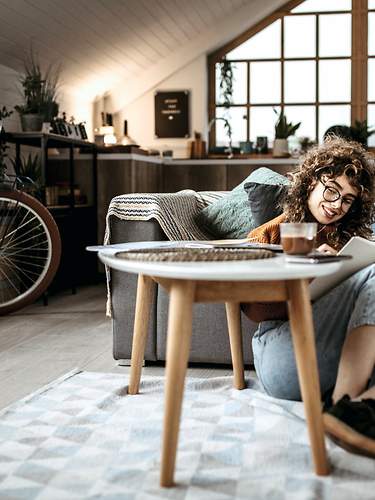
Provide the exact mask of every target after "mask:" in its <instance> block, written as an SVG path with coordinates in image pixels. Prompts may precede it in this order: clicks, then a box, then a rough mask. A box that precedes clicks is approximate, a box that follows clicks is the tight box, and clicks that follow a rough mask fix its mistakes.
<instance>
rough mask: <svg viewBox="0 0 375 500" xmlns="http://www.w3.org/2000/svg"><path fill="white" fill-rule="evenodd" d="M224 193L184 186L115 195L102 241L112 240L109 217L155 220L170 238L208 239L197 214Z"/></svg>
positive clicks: (106, 242)
mask: <svg viewBox="0 0 375 500" xmlns="http://www.w3.org/2000/svg"><path fill="white" fill-rule="evenodd" d="M225 195H226V192H225V191H201V192H196V191H192V190H191V189H185V190H183V191H178V192H177V193H151V194H144V193H133V194H125V195H121V196H116V197H115V198H113V199H112V201H111V203H110V205H109V208H108V212H107V220H106V232H105V237H104V244H105V245H107V244H110V243H111V235H110V225H109V219H110V217H118V218H119V219H123V220H150V219H156V220H157V221H158V223H159V224H160V227H161V228H162V230H163V231H164V233H165V235H166V236H167V238H168V239H169V240H177V241H178V240H207V239H210V235H208V234H207V233H206V232H205V231H204V230H203V229H202V228H200V227H199V226H198V225H197V224H196V222H195V219H196V216H197V215H198V213H199V212H200V211H201V210H202V209H203V208H205V207H207V206H208V205H210V204H211V203H213V202H214V201H215V200H218V199H219V198H222V197H223V196H225Z"/></svg>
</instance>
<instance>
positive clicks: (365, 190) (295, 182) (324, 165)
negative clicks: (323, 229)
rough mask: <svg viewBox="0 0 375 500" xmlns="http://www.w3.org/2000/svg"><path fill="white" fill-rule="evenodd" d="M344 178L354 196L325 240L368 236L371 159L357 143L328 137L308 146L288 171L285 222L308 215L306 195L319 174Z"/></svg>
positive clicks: (374, 179) (373, 201) (374, 212)
mask: <svg viewBox="0 0 375 500" xmlns="http://www.w3.org/2000/svg"><path fill="white" fill-rule="evenodd" d="M341 175H346V176H347V177H348V180H349V183H350V184H351V186H353V187H354V188H356V189H357V190H358V193H359V195H358V197H357V198H356V200H355V202H354V203H353V205H352V207H351V209H350V210H349V211H348V212H347V213H346V214H345V216H344V217H343V218H342V219H340V220H339V221H338V222H337V223H336V224H335V225H334V227H333V229H332V231H331V232H330V233H329V234H328V243H329V244H330V245H331V246H333V247H334V248H336V249H338V248H340V247H342V246H343V245H344V244H345V243H346V242H347V241H348V240H349V239H350V238H351V237H352V236H362V237H363V238H367V239H369V238H371V235H372V230H371V224H372V223H373V222H374V221H375V161H374V159H373V158H371V156H370V154H369V153H368V152H367V151H366V150H365V149H364V148H363V146H361V145H360V144H359V143H357V142H352V141H347V140H345V139H342V138H341V137H336V136H330V137H328V138H327V139H326V142H324V143H323V144H322V145H320V146H315V147H314V148H312V149H310V150H309V151H308V152H307V153H306V155H305V156H304V157H303V159H302V163H301V165H300V166H299V168H298V170H297V171H295V172H293V173H292V174H291V176H292V183H291V186H290V188H289V189H288V193H287V194H286V196H285V199H284V200H283V211H284V214H285V216H286V220H287V221H288V222H305V221H308V220H309V218H311V214H310V211H309V209H308V204H307V202H308V198H309V195H310V192H311V191H312V190H313V188H314V186H315V184H316V182H317V181H319V180H320V179H322V177H329V178H331V179H335V178H336V177H339V176H341Z"/></svg>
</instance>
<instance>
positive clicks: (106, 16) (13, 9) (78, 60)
mask: <svg viewBox="0 0 375 500" xmlns="http://www.w3.org/2000/svg"><path fill="white" fill-rule="evenodd" d="M283 3H284V2H283V1H281V0H11V1H9V0H0V13H1V29H0V64H3V65H4V66H8V67H9V68H12V69H14V70H16V71H22V68H23V60H24V56H25V54H26V53H27V52H28V51H30V46H31V45H32V47H33V49H34V52H35V53H37V54H38V56H39V59H40V60H41V61H42V62H43V63H45V64H49V63H58V64H61V66H62V70H63V72H62V80H63V83H64V87H63V90H64V91H66V92H69V93H72V94H76V95H78V96H81V97H82V98H83V99H85V100H94V99H95V98H96V97H97V96H99V95H102V94H103V93H105V92H107V93H108V92H112V93H113V95H114V103H115V104H114V106H115V108H119V107H121V106H122V105H124V102H123V101H122V100H121V99H120V98H116V95H117V94H118V92H116V90H118V89H119V88H121V89H122V93H124V92H123V91H124V86H125V87H127V86H128V87H129V92H127V93H126V94H127V96H128V100H129V99H130V98H135V97H136V94H137V93H138V94H139V93H140V92H144V91H146V90H147V87H150V86H151V85H154V84H157V83H158V81H162V80H163V79H165V78H167V77H168V76H169V75H170V74H171V73H172V72H174V71H176V70H178V69H179V68H180V67H183V66H184V65H185V64H187V63H188V62H189V61H191V60H192V59H193V58H195V57H197V56H199V55H200V54H202V53H203V52H209V51H210V50H213V49H214V48H216V47H217V46H218V45H220V42H221V43H224V42H225V41H227V40H228V39H229V38H230V37H233V36H235V35H236V34H238V33H240V32H241V31H243V30H244V29H246V28H247V27H249V26H251V25H252V24H254V23H255V22H257V21H258V20H259V17H262V16H263V15H264V14H267V13H269V12H271V11H272V10H274V9H276V8H277V7H279V6H280V5H282V4H283ZM140 82H142V83H143V85H140Z"/></svg>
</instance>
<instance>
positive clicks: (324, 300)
mask: <svg viewBox="0 0 375 500" xmlns="http://www.w3.org/2000/svg"><path fill="white" fill-rule="evenodd" d="M312 309H313V320H314V328H315V342H316V351H317V359H318V370H319V376H320V389H321V392H322V394H324V393H325V392H326V391H327V390H328V389H330V388H331V387H333V386H334V385H335V383H336V378H337V371H338V366H339V361H340V355H341V351H342V347H343V345H344V341H345V338H346V336H347V334H348V333H349V332H350V331H351V330H353V328H356V327H358V326H362V325H375V264H372V265H370V266H368V267H366V268H364V269H362V270H361V271H359V272H357V273H355V274H353V275H352V276H350V277H349V278H347V279H346V280H345V281H343V282H342V283H340V284H339V285H338V286H337V287H336V288H334V289H333V290H331V291H330V292H328V293H327V294H325V295H323V297H321V298H320V299H318V300H317V301H316V302H315V303H314V304H313V306H312ZM374 334H375V330H374ZM252 347H253V353H254V364H255V370H256V372H257V375H258V377H259V379H260V382H261V383H262V385H263V387H264V389H265V391H266V392H267V393H268V394H269V395H270V396H273V397H276V398H282V399H292V400H296V401H299V400H301V393H300V388H299V383H298V376H297V368H296V363H295V357H294V350H293V345H292V338H291V333H290V327H289V321H280V320H279V321H263V322H262V323H260V324H259V326H258V329H257V331H256V332H255V335H254V337H253V341H252ZM373 382H375V380H374V376H373V377H372V380H371V382H370V386H371V385H374V383H373Z"/></svg>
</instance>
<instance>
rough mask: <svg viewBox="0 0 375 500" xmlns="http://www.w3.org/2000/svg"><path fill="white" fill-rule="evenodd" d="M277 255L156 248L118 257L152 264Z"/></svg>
mask: <svg viewBox="0 0 375 500" xmlns="http://www.w3.org/2000/svg"><path fill="white" fill-rule="evenodd" d="M275 256H276V254H275V253H274V252H271V251H270V250H257V249H248V248H154V249H152V250H149V249H147V248H146V249H141V250H136V251H127V252H119V253H117V254H116V257H119V258H120V259H126V260H136V261H151V262H200V261H222V260H253V259H269V258H271V257H275Z"/></svg>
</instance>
